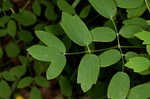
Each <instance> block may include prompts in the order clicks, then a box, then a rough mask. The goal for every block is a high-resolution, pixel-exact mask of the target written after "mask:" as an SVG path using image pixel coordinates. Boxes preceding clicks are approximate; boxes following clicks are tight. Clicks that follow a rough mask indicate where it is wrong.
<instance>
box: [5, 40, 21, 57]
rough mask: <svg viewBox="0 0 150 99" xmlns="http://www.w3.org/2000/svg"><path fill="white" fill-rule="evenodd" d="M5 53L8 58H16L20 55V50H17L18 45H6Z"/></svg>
mask: <svg viewBox="0 0 150 99" xmlns="http://www.w3.org/2000/svg"><path fill="white" fill-rule="evenodd" d="M5 51H6V53H7V55H8V57H16V56H18V55H19V53H20V49H19V47H18V45H17V44H15V43H8V44H7V46H6V48H5Z"/></svg>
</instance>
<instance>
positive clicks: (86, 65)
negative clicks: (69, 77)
mask: <svg viewBox="0 0 150 99" xmlns="http://www.w3.org/2000/svg"><path fill="white" fill-rule="evenodd" d="M99 63H100V62H99V59H98V57H97V56H96V55H93V54H87V55H85V56H83V58H82V60H81V62H80V65H79V68H78V78H77V82H78V83H79V84H80V85H81V88H82V90H83V91H84V92H86V91H88V90H89V89H90V88H91V87H92V85H93V84H96V81H97V79H98V75H99V69H100V65H99ZM85 70H86V71H85ZM85 78H87V79H88V80H87V79H85Z"/></svg>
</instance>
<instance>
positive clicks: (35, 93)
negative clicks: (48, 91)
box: [30, 86, 42, 99]
mask: <svg viewBox="0 0 150 99" xmlns="http://www.w3.org/2000/svg"><path fill="white" fill-rule="evenodd" d="M30 99H42V96H41V95H40V90H39V89H38V88H37V87H34V86H33V87H32V89H31V92H30Z"/></svg>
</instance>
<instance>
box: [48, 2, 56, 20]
mask: <svg viewBox="0 0 150 99" xmlns="http://www.w3.org/2000/svg"><path fill="white" fill-rule="evenodd" d="M46 2H47V1H46ZM46 6H47V7H46V10H45V17H46V18H47V19H48V20H51V21H56V19H57V14H56V13H55V10H54V6H53V5H52V4H51V3H49V2H47V4H46Z"/></svg>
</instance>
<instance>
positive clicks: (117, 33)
mask: <svg viewBox="0 0 150 99" xmlns="http://www.w3.org/2000/svg"><path fill="white" fill-rule="evenodd" d="M111 21H112V23H113V25H114V28H115V31H116V35H117V42H118V49H119V50H120V53H121V59H122V71H124V64H125V61H124V54H123V51H122V48H121V45H120V38H119V31H118V29H117V26H116V23H115V21H114V19H113V17H112V18H111Z"/></svg>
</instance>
